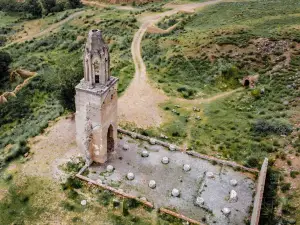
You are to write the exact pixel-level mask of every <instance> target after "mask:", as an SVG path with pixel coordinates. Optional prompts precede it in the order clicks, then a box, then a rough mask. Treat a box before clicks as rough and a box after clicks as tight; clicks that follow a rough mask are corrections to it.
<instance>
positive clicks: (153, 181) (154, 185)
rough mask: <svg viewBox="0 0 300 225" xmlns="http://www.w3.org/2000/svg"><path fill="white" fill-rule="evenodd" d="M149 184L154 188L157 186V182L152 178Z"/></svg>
mask: <svg viewBox="0 0 300 225" xmlns="http://www.w3.org/2000/svg"><path fill="white" fill-rule="evenodd" d="M148 185H149V187H150V188H152V189H154V188H156V182H155V180H150V181H149V184H148Z"/></svg>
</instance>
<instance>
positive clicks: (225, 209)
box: [221, 207, 231, 216]
mask: <svg viewBox="0 0 300 225" xmlns="http://www.w3.org/2000/svg"><path fill="white" fill-rule="evenodd" d="M221 211H222V213H223V214H224V215H225V216H229V214H230V213H231V210H230V209H229V208H226V207H225V208H223V209H222V210H221Z"/></svg>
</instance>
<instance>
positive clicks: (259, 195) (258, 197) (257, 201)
mask: <svg viewBox="0 0 300 225" xmlns="http://www.w3.org/2000/svg"><path fill="white" fill-rule="evenodd" d="M267 170H268V159H267V158H265V160H264V163H263V164H262V166H261V170H260V172H259V177H258V182H257V186H256V194H255V198H254V204H253V210H252V216H251V225H258V223H259V218H260V210H261V204H262V199H263V195H264V189H265V181H266V176H267Z"/></svg>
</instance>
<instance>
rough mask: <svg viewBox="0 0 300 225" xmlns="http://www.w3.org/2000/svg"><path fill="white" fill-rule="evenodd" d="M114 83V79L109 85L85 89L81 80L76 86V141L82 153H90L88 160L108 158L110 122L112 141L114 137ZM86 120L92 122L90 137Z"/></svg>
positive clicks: (115, 90) (100, 160)
mask: <svg viewBox="0 0 300 225" xmlns="http://www.w3.org/2000/svg"><path fill="white" fill-rule="evenodd" d="M116 85H117V84H116V82H115V83H111V84H110V85H109V88H106V89H102V88H99V91H98V92H97V91H96V90H97V88H95V89H96V90H94V89H91V90H89V89H84V88H83V87H82V86H80V84H79V85H78V86H77V88H76V96H75V102H76V141H77V144H78V147H79V148H80V149H81V150H82V151H83V152H82V153H83V154H84V155H86V156H87V155H88V154H89V155H90V158H91V160H92V161H95V162H98V163H104V162H105V161H106V160H107V132H108V128H109V126H110V125H112V127H113V139H114V140H115V144H116V140H117V101H118V96H117V88H116ZM87 123H91V127H92V132H91V135H90V137H89V140H87V139H88V136H87V130H86V128H87ZM87 141H89V144H88V143H87ZM87 145H88V146H87ZM87 148H89V149H87Z"/></svg>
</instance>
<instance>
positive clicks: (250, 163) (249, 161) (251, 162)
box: [245, 156, 259, 168]
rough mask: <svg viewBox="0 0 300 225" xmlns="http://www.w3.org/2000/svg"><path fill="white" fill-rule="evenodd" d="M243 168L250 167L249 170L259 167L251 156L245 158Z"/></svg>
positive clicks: (257, 161)
mask: <svg viewBox="0 0 300 225" xmlns="http://www.w3.org/2000/svg"><path fill="white" fill-rule="evenodd" d="M245 166H247V167H251V168H255V167H259V159H258V158H256V157H253V156H251V157H249V158H247V160H246V163H245Z"/></svg>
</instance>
